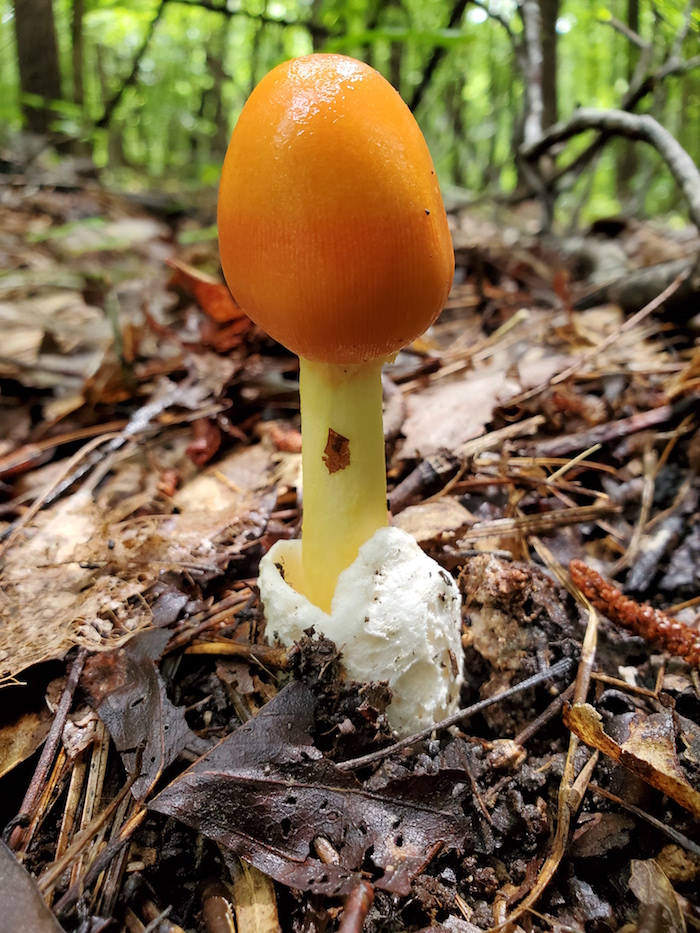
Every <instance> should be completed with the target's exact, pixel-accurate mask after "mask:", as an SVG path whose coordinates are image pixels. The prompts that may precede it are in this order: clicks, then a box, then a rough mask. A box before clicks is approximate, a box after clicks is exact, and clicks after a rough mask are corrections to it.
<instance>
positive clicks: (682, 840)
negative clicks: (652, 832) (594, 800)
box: [588, 783, 700, 856]
mask: <svg viewBox="0 0 700 933" xmlns="http://www.w3.org/2000/svg"><path fill="white" fill-rule="evenodd" d="M588 789H589V790H591V791H593V793H594V794H598V795H599V796H600V797H605V799H606V800H611V801H612V802H613V803H616V804H618V806H620V807H624V808H625V810H629V812H630V813H634V815H635V816H638V817H639V818H640V820H645V821H646V822H647V823H649V825H650V826H653V827H654V829H658V830H659V832H662V833H664V834H665V835H666V836H668V837H669V839H672V840H673V841H674V842H675V843H676V844H677V845H679V846H682V847H683V848H684V849H686V850H687V851H688V852H692V854H693V855H695V856H700V846H699V845H697V843H695V842H693V840H692V839H688V837H687V836H684V835H683V833H679V832H678V830H677V829H674V828H673V826H667V825H666V823H662V822H661V820H657V819H656V817H655V816H652V815H651V814H650V813H645V812H644V810H640V809H639V807H635V805H634V804H633V803H627V801H626V800H623V799H622V797H618V796H617V795H616V794H611V793H610V791H609V790H605V788H604V787H600V786H599V785H598V784H594V783H590V784H589V785H588Z"/></svg>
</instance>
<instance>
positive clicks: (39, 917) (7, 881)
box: [0, 840, 63, 933]
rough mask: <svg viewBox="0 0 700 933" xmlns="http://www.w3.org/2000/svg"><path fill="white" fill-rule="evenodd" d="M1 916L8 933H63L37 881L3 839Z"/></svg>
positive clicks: (0, 845)
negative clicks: (18, 931)
mask: <svg viewBox="0 0 700 933" xmlns="http://www.w3.org/2000/svg"><path fill="white" fill-rule="evenodd" d="M0 917H2V925H3V927H4V928H5V929H6V930H27V931H29V930H31V933H63V927H62V926H60V924H59V922H58V920H56V918H55V917H54V915H53V914H52V913H51V911H50V910H49V908H48V907H47V906H46V903H45V901H44V899H43V897H42V896H41V894H40V893H39V889H38V888H37V886H36V882H35V881H34V879H33V878H32V876H31V875H30V874H29V872H28V871H27V870H26V869H25V868H22V866H21V865H20V864H19V862H18V861H17V859H16V858H15V857H14V855H13V854H12V852H11V851H10V850H9V849H8V847H7V846H6V845H5V843H4V842H2V841H1V840H0Z"/></svg>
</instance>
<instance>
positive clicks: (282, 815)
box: [149, 682, 468, 896]
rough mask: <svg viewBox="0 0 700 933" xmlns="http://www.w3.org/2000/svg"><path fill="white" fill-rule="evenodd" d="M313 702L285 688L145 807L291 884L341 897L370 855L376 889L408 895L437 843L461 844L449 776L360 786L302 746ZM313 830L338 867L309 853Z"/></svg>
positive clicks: (296, 687) (462, 826)
mask: <svg viewBox="0 0 700 933" xmlns="http://www.w3.org/2000/svg"><path fill="white" fill-rule="evenodd" d="M314 708H315V700H314V698H313V696H312V694H311V692H310V691H309V690H308V688H307V687H305V686H304V685H302V684H301V683H298V682H292V683H290V684H288V685H287V686H286V687H285V688H284V689H283V690H281V691H280V693H278V694H277V696H276V697H275V698H274V699H273V700H271V701H270V702H269V703H268V704H267V705H266V706H265V707H263V709H262V710H261V712H260V713H258V715H257V716H255V717H254V718H253V719H252V720H250V722H248V723H246V724H244V725H242V726H239V728H238V729H237V730H236V731H235V732H234V733H232V734H231V735H230V736H228V737H227V738H225V739H224V740H223V741H222V742H220V743H219V745H217V746H216V748H214V749H213V750H212V751H211V752H209V754H207V755H206V756H205V757H204V758H202V759H200V760H199V761H198V762H197V763H196V764H194V765H193V766H192V767H191V768H190V769H189V770H187V771H186V772H185V773H184V774H183V775H181V777H179V778H177V779H176V780H175V781H173V783H172V784H171V785H170V786H169V787H167V788H166V789H165V790H164V791H161V793H160V794H159V795H158V796H157V797H156V798H155V800H154V801H152V803H151V804H149V806H150V807H151V808H152V809H154V810H157V811H158V812H159V813H164V814H166V815H168V816H175V817H177V818H178V819H180V820H181V821H182V822H183V823H186V824H187V825H188V826H192V827H194V828H195V829H197V830H198V831H199V832H201V833H202V834H203V835H205V836H208V837H210V838H213V839H215V840H216V841H217V842H219V843H220V844H221V845H223V846H226V847H227V848H228V849H231V850H232V851H233V852H235V853H236V854H237V855H238V856H239V857H241V858H244V859H245V860H246V861H247V862H250V863H251V864H252V865H254V866H255V867H256V868H259V869H260V870H261V871H262V872H264V873H265V874H267V875H269V876H270V877H272V878H274V879H275V880H276V881H279V882H281V883H282V884H286V885H289V886H290V887H294V888H298V889H302V890H310V891H313V892H315V893H323V894H328V895H332V896H338V895H340V894H347V893H348V892H349V891H350V889H351V888H352V887H353V885H354V884H356V883H357V880H358V879H359V875H358V872H359V870H360V868H363V867H364V868H366V867H367V863H366V859H367V858H371V861H372V863H373V864H374V865H375V866H376V868H377V869H378V870H380V871H381V872H382V874H381V876H380V878H379V879H378V880H377V881H376V882H375V885H376V886H377V887H380V888H383V889H384V890H388V891H391V892H393V893H396V894H407V893H408V891H409V890H410V886H411V881H412V878H413V877H414V876H415V875H416V874H417V873H418V872H419V871H421V870H422V869H423V868H424V866H425V865H426V864H427V862H428V861H429V860H430V858H431V857H432V855H434V853H435V852H436V851H437V850H438V849H439V848H441V847H443V846H446V847H448V848H449V847H453V846H461V845H462V843H463V841H464V837H465V834H466V821H465V819H464V814H463V812H462V810H461V808H460V806H459V802H458V801H457V800H455V799H454V796H453V795H452V789H453V788H454V785H455V784H456V783H457V778H456V777H455V775H454V773H452V772H450V773H449V775H443V778H442V779H441V778H440V777H438V776H435V775H419V776H413V775H412V776H410V778H409V779H407V780H406V781H405V782H394V784H392V785H387V786H386V787H385V788H383V789H382V790H373V791H369V790H366V789H363V788H362V787H361V786H360V785H359V784H358V783H357V782H356V781H355V779H354V777H353V776H352V775H350V774H349V773H348V772H344V771H340V770H339V769H338V768H337V767H336V765H334V764H333V762H331V761H329V760H327V759H325V758H324V757H323V755H322V754H321V752H320V751H318V750H317V749H316V748H315V747H314V746H313V745H312V744H311V743H310V730H311V728H312V726H313V717H314ZM459 774H460V780H461V781H462V782H464V779H465V775H464V774H463V773H462V772H459ZM467 783H468V782H467ZM317 836H324V837H325V838H326V839H327V840H328V841H329V842H330V843H331V845H332V846H333V847H334V848H335V849H336V850H337V851H338V857H339V862H338V864H337V865H333V864H328V865H326V864H323V863H322V862H320V861H318V860H316V859H315V858H313V857H312V856H311V855H310V852H311V851H312V848H311V846H312V843H313V840H314V839H315V838H316V837H317Z"/></svg>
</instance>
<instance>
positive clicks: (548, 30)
mask: <svg viewBox="0 0 700 933" xmlns="http://www.w3.org/2000/svg"><path fill="white" fill-rule="evenodd" d="M558 18H559V0H540V22H541V23H542V104H543V112H542V129H545V130H546V129H547V127H548V126H553V125H554V124H555V123H556V122H557V119H558V116H559V108H558V106H557V20H558Z"/></svg>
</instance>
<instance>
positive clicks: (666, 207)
mask: <svg viewBox="0 0 700 933" xmlns="http://www.w3.org/2000/svg"><path fill="white" fill-rule="evenodd" d="M202 2H204V3H205V4H206V6H207V7H212V6H214V7H219V6H220V7H221V10H224V12H222V11H221V10H217V9H208V8H205V6H201V5H199V3H198V2H197V0H167V2H165V3H164V5H163V6H162V9H161V0H84V6H85V9H84V16H83V20H82V38H83V85H84V100H83V102H82V103H80V104H77V103H73V102H72V101H73V100H74V91H75V87H76V82H75V76H74V74H73V49H72V45H71V35H72V30H71V27H72V19H73V15H74V0H54V12H55V18H56V31H57V39H58V46H59V54H60V61H61V67H62V73H63V84H62V99H59V100H56V101H53V102H52V104H51V106H52V109H53V112H54V113H55V123H54V128H55V129H56V131H57V132H59V133H61V134H63V135H64V136H68V137H70V138H73V139H76V140H80V141H82V143H83V144H84V145H86V146H88V147H89V150H90V151H91V153H92V154H93V157H94V159H95V161H96V162H97V164H98V165H99V166H100V167H102V168H104V170H105V172H106V174H107V177H108V179H109V180H110V181H112V182H113V183H116V184H120V185H122V186H124V187H127V188H138V187H150V188H161V189H166V190H171V191H177V190H181V189H182V188H184V187H191V188H193V189H194V188H197V187H200V186H202V185H215V184H216V182H217V179H218V175H219V171H220V166H221V161H222V159H223V154H224V152H225V148H226V144H227V141H228V137H229V134H230V132H231V130H232V128H233V126H234V124H235V121H236V119H237V117H238V114H239V113H240V110H241V108H242V106H243V104H244V102H245V100H246V98H247V97H248V95H249V94H250V92H251V90H252V88H253V87H254V86H255V84H256V83H257V82H258V81H259V80H260V78H261V77H262V76H263V75H264V74H265V73H266V72H267V71H268V70H269V69H270V68H272V67H273V66H274V65H275V64H277V63H278V62H280V61H282V60H284V59H286V58H289V57H292V56H297V55H303V54H306V53H308V52H311V51H312V50H314V49H316V50H324V49H325V50H332V51H338V52H343V53H345V54H349V55H354V56H356V57H359V58H363V59H365V60H366V61H368V62H370V63H371V64H372V65H374V67H376V68H378V69H379V70H380V71H381V72H382V73H383V74H385V75H386V76H387V77H388V78H389V80H392V81H393V82H394V83H395V85H396V86H397V87H398V89H399V90H400V92H401V93H402V94H403V96H404V98H405V99H407V100H410V99H411V98H412V96H413V94H414V93H415V91H416V88H418V87H419V86H420V85H421V82H422V79H423V75H424V73H425V70H426V68H427V67H428V64H429V62H430V61H431V59H432V57H433V56H434V55H435V54H436V52H437V53H438V54H439V55H440V56H441V57H440V61H439V64H438V65H437V67H436V68H435V70H434V72H433V74H432V78H431V81H430V84H429V86H428V87H427V88H426V89H425V93H424V94H423V96H422V100H421V102H420V104H419V106H418V107H417V110H416V116H417V118H418V120H419V122H420V124H421V126H422V128H423V131H424V132H425V135H426V138H427V140H428V143H429V145H430V148H431V151H432V153H433V157H434V160H435V163H436V166H437V168H438V173H439V175H440V177H441V179H442V181H443V183H445V184H450V185H453V184H456V185H458V186H461V187H463V188H465V189H468V190H470V191H472V192H475V193H482V192H491V193H495V192H497V191H506V192H508V191H512V190H513V189H515V188H516V186H517V184H518V174H517V169H516V166H515V163H514V158H513V154H514V151H515V149H516V148H517V144H518V141H519V139H520V138H521V133H522V113H523V107H524V87H523V77H522V75H521V73H520V70H519V67H518V63H517V60H516V56H515V54H514V48H513V38H515V40H516V41H521V40H522V23H521V19H520V16H519V13H518V9H517V3H516V2H515V0H484V3H483V4H482V5H481V6H475V5H473V4H467V6H466V9H465V13H464V15H463V17H462V19H461V22H460V23H458V24H457V25H452V26H450V17H451V14H452V10H453V5H454V0H228V4H227V3H226V0H202ZM686 8H687V3H686V0H656V2H655V3H654V4H653V5H652V3H651V2H650V0H640V12H641V25H640V31H641V34H642V36H643V38H644V40H645V41H652V42H653V46H654V52H653V56H652V58H653V62H655V63H656V64H659V63H660V62H661V61H662V60H663V59H664V56H665V55H666V54H667V51H668V49H669V48H670V46H671V44H672V43H673V41H674V37H675V36H676V35H677V34H678V31H679V30H680V29H681V28H682V25H683V22H684V17H685V15H686ZM626 11H627V0H607V2H594V3H591V2H590V0H561V9H560V16H559V20H558V24H557V32H558V60H559V68H558V76H557V77H558V93H559V112H560V118H562V119H565V118H566V117H567V116H569V115H570V114H571V112H572V111H573V109H574V108H575V107H576V106H577V105H584V106H587V107H601V108H607V107H615V106H617V105H618V104H619V101H620V100H621V98H622V96H623V95H624V93H625V92H626V90H627V88H628V81H629V79H630V74H631V68H632V64H633V61H634V56H635V54H636V53H634V52H632V53H631V52H630V44H629V43H628V41H627V39H626V38H625V37H624V36H622V35H621V34H620V33H619V32H618V31H616V30H615V29H614V28H612V25H611V19H612V18H613V17H614V18H616V19H617V20H624V18H625V16H626ZM489 13H491V14H493V15H491V16H490V15H488V14H489ZM499 18H500V21H499ZM154 22H155V25H154ZM311 24H312V25H313V27H314V29H313V30H311V29H309V28H308V27H309V26H310V25H311ZM504 24H505V25H507V26H508V28H509V29H510V31H511V33H512V35H511V36H509V35H508V32H507V30H506V28H504ZM699 33H700V10H697V9H696V10H695V12H694V13H693V18H692V22H691V25H690V29H689V32H688V35H687V36H686V39H685V42H684V46H683V48H682V49H681V50H680V51H681V53H682V54H684V55H685V56H686V57H690V56H692V55H694V54H697V47H698V42H697V40H698V34H699ZM134 63H136V68H134ZM132 72H133V73H134V74H133V77H134V80H131V76H132ZM125 82H126V84H127V86H126V87H124V85H125ZM0 88H1V89H2V93H1V94H0V143H2V144H7V143H8V142H9V141H10V139H11V137H12V134H14V133H16V132H17V130H18V129H19V128H20V126H21V124H22V110H21V108H22V106H23V105H24V106H26V105H35V106H36V105H39V104H44V103H45V102H43V101H40V100H38V99H37V100H34V101H31V100H29V99H28V98H27V97H26V96H24V97H22V96H21V94H20V89H19V79H18V73H17V63H16V54H15V39H14V22H13V6H12V0H0ZM117 98H118V104H117V105H116V107H115V108H114V111H113V113H112V114H111V118H110V120H109V122H108V125H107V126H106V128H105V127H103V128H100V127H99V123H100V119H101V118H102V116H103V114H104V113H105V109H106V108H107V109H109V108H110V107H111V104H110V102H111V101H112V100H115V99H117ZM652 105H653V107H654V108H655V109H654V112H655V115H656V116H657V118H659V119H661V120H662V122H664V123H665V125H667V126H668V128H669V129H670V130H671V131H672V132H674V133H675V134H676V135H677V137H678V138H679V139H680V141H681V142H682V143H683V144H684V145H685V146H686V148H687V149H688V151H689V152H690V154H691V155H692V156H693V157H694V158H695V159H696V160H700V133H698V132H697V127H698V126H700V69H698V70H697V71H694V72H689V73H688V74H687V75H685V76H683V77H682V78H672V79H669V80H668V81H667V82H665V84H664V86H663V89H662V90H660V91H659V92H658V93H657V94H656V96H655V97H654V98H653V99H652V98H649V99H648V100H646V101H645V104H644V106H652ZM586 142H587V141H586V140H585V139H583V138H581V139H577V140H574V141H572V142H571V143H570V144H569V146H568V147H567V150H566V155H565V157H564V159H565V161H567V162H568V161H569V160H570V159H572V158H573V157H574V156H575V154H576V153H577V152H579V151H581V150H582V149H583V148H584V147H585V145H586ZM622 154H623V144H622V143H621V144H620V145H617V144H615V145H613V146H608V147H607V148H606V149H605V151H604V153H603V155H602V156H601V157H600V158H599V159H598V160H597V162H596V163H595V164H594V165H593V166H591V167H590V168H589V169H588V173H587V174H584V176H583V177H582V178H581V179H580V180H579V182H578V184H577V185H576V186H575V187H574V189H573V190H572V191H570V192H569V193H568V194H566V195H565V196H564V197H562V199H561V200H560V203H559V208H560V212H561V214H562V216H563V217H564V218H566V217H567V216H568V215H570V214H571V213H579V212H580V210H581V206H582V205H583V213H582V216H583V217H584V218H585V217H590V216H594V215H596V214H598V213H600V212H605V211H609V210H616V209H618V208H619V207H620V206H621V205H620V197H621V192H620V184H619V177H618V176H619V162H620V159H621V158H622ZM637 165H638V168H637V174H636V175H635V177H634V178H632V179H631V181H630V184H629V185H628V186H627V187H628V190H627V192H626V196H629V195H630V194H631V195H634V194H635V190H636V193H637V194H638V195H639V197H638V201H640V202H641V204H642V205H643V207H644V208H645V209H646V210H647V211H650V212H658V211H672V210H676V209H679V208H682V202H681V201H679V198H678V192H677V191H676V189H675V187H674V185H673V184H672V182H671V180H670V176H669V175H668V173H667V172H666V170H665V168H664V167H663V166H662V165H660V163H659V160H658V158H657V157H656V155H655V154H654V153H653V151H651V150H648V149H644V151H643V152H641V153H640V158H639V160H638V163H637Z"/></svg>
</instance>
